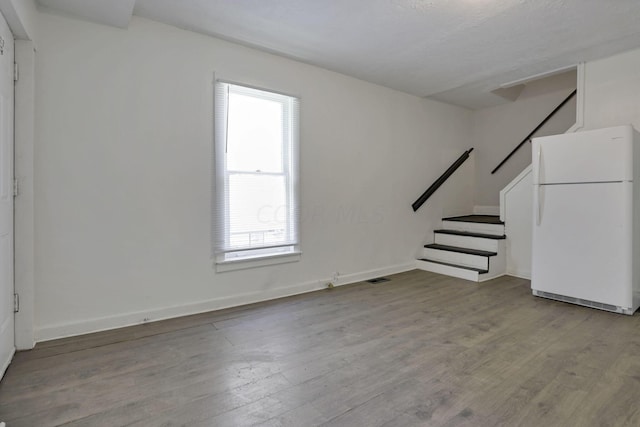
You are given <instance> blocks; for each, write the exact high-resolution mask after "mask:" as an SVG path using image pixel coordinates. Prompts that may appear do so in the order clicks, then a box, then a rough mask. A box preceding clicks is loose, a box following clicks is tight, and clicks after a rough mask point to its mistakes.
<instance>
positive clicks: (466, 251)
mask: <svg viewBox="0 0 640 427" xmlns="http://www.w3.org/2000/svg"><path fill="white" fill-rule="evenodd" d="M424 247H425V248H428V249H439V250H441V251H449V252H459V253H461V254H469V255H478V256H486V257H490V256H494V255H498V253H497V252H489V251H481V250H480V249H469V248H459V247H458V246H449V245H441V244H438V243H431V244H429V245H424Z"/></svg>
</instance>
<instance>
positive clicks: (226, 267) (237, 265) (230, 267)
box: [216, 252, 302, 273]
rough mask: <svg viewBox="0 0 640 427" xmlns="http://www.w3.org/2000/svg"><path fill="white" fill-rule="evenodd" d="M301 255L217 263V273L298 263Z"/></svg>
mask: <svg viewBox="0 0 640 427" xmlns="http://www.w3.org/2000/svg"><path fill="white" fill-rule="evenodd" d="M300 255H302V252H294V253H291V252H289V253H285V254H276V255H267V256H261V257H256V258H240V259H234V260H226V261H217V262H216V273H224V272H225V271H235V270H244V269H247V268H256V267H264V266H267V265H276V264H286V263H289V262H297V261H300Z"/></svg>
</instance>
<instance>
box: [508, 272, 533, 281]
mask: <svg viewBox="0 0 640 427" xmlns="http://www.w3.org/2000/svg"><path fill="white" fill-rule="evenodd" d="M507 275H508V276H513V277H518V278H520V279H527V280H531V272H530V271H517V270H516V271H512V270H509V271H507Z"/></svg>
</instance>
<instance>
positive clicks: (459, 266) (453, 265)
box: [420, 258, 489, 274]
mask: <svg viewBox="0 0 640 427" xmlns="http://www.w3.org/2000/svg"><path fill="white" fill-rule="evenodd" d="M420 261H427V262H432V263H434V264H442V265H447V266H449V267H457V268H462V269H465V270H471V271H477V272H478V273H480V274H485V273H488V272H489V270H486V269H483V268H476V267H468V266H466V265H458V264H451V263H449V262H443V261H436V260H435V259H428V258H420Z"/></svg>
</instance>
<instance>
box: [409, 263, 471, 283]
mask: <svg viewBox="0 0 640 427" xmlns="http://www.w3.org/2000/svg"><path fill="white" fill-rule="evenodd" d="M416 267H417V268H419V269H421V270H426V271H431V272H433V273H439V274H444V275H447V276H453V277H459V278H460V279H466V280H471V281H473V282H477V281H478V280H479V275H478V273H477V272H476V271H470V270H465V269H462V268H456V267H450V266H448V265H442V264H436V263H433V262H429V261H423V260H417V262H416Z"/></svg>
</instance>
